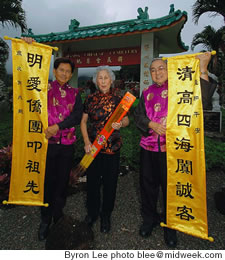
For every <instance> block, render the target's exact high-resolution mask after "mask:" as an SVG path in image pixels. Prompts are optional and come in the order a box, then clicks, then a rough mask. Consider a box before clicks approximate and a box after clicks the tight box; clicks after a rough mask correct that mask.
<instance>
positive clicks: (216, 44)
mask: <svg viewBox="0 0 225 260" xmlns="http://www.w3.org/2000/svg"><path fill="white" fill-rule="evenodd" d="M224 32H225V26H223V27H221V28H220V29H218V30H216V29H215V28H213V27H212V26H210V25H208V26H206V27H205V28H204V30H203V31H202V32H200V33H197V34H195V35H194V37H193V40H192V43H191V49H192V50H193V49H194V48H195V46H197V45H199V44H201V45H202V46H203V47H204V49H205V50H207V51H212V50H215V51H216V55H215V56H213V58H212V60H211V62H210V64H209V71H210V72H212V73H213V74H215V75H216V76H217V77H218V83H219V85H220V89H219V92H220V96H221V103H222V104H223V103H224V102H225V99H224V96H225V73H224V71H225V52H224V39H223V38H224Z"/></svg>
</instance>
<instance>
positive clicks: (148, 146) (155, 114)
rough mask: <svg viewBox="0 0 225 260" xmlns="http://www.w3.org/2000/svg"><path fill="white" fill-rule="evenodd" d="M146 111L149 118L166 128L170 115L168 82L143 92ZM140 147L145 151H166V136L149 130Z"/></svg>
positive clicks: (155, 85) (154, 85)
mask: <svg viewBox="0 0 225 260" xmlns="http://www.w3.org/2000/svg"><path fill="white" fill-rule="evenodd" d="M143 96H144V101H145V109H146V114H147V116H148V118H149V119H150V120H151V121H153V122H156V123H160V124H163V125H165V126H166V119H167V113H168V82H167V81H166V82H165V83H163V85H161V86H158V85H157V84H153V85H151V86H149V87H148V88H147V89H146V90H144V91H143ZM140 146H141V147H142V148H144V149H145V150H149V151H154V152H159V151H161V152H165V151H166V135H162V136H159V135H158V134H156V133H155V132H154V131H153V130H152V129H149V135H148V136H147V137H145V136H142V138H141V142H140Z"/></svg>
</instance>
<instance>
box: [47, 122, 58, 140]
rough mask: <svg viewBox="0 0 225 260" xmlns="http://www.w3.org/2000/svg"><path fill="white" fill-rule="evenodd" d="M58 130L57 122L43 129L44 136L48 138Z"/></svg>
mask: <svg viewBox="0 0 225 260" xmlns="http://www.w3.org/2000/svg"><path fill="white" fill-rule="evenodd" d="M58 131H59V126H58V125H57V124H55V125H52V126H49V127H48V128H47V129H45V137H46V138H47V139H49V138H51V137H52V136H54V135H56V134H57V132H58Z"/></svg>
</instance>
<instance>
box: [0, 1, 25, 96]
mask: <svg viewBox="0 0 225 260" xmlns="http://www.w3.org/2000/svg"><path fill="white" fill-rule="evenodd" d="M0 24H1V25H2V26H3V27H4V26H6V25H7V26H8V25H11V26H14V27H15V28H18V27H19V28H20V29H21V31H22V32H25V31H26V30H27V25H26V16H25V11H24V10H23V8H22V0H1V4H0ZM8 56H9V47H8V45H7V44H6V42H5V41H4V40H3V39H2V38H0V80H1V91H0V92H1V93H0V96H2V97H4V96H5V94H4V93H3V90H4V83H3V81H4V80H5V78H6V69H5V63H6V61H7V59H8ZM2 99H3V98H2Z"/></svg>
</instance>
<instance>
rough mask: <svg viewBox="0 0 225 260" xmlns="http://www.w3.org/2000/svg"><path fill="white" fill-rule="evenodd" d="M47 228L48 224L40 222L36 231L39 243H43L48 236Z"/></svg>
mask: <svg viewBox="0 0 225 260" xmlns="http://www.w3.org/2000/svg"><path fill="white" fill-rule="evenodd" d="M49 226H50V224H47V223H44V222H41V224H40V226H39V230H38V239H39V241H43V240H45V239H46V238H47V236H48V231H49Z"/></svg>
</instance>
